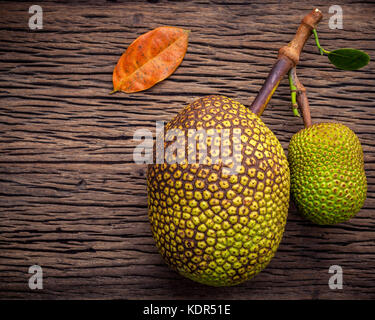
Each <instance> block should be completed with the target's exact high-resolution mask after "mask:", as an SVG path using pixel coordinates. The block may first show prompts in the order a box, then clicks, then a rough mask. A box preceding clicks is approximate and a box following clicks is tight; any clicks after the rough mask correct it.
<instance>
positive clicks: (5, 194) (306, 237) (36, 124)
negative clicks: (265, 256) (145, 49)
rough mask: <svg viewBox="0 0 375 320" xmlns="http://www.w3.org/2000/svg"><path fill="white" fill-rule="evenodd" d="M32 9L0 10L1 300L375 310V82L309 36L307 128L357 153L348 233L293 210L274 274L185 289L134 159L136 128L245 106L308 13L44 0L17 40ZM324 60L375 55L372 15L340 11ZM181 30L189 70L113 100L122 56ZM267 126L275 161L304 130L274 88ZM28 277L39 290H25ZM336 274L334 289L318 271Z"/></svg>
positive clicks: (374, 10) (289, 6) (259, 6)
mask: <svg viewBox="0 0 375 320" xmlns="http://www.w3.org/2000/svg"><path fill="white" fill-rule="evenodd" d="M30 5H31V4H30V3H28V2H18V3H12V2H1V3H0V16H1V17H2V18H1V21H0V43H1V47H0V71H1V72H0V101H1V104H0V218H1V219H0V298H27V299H30V298H34V299H43V298H50V299H61V298H69V299H78V298H84V299H88V298H104V299H112V298H122V299H200V298H203V299H219V298H224V299H301V298H302V299H375V273H374V269H375V244H374V241H375V218H374V213H375V170H374V169H375V139H374V134H375V112H374V101H375V87H374V81H375V72H374V71H375V69H374V64H373V62H370V64H369V65H368V66H367V67H366V68H365V69H363V70H361V71H357V72H349V71H348V72H343V71H339V70H336V69H333V68H331V67H330V65H329V63H328V59H326V58H324V57H321V56H320V55H318V54H317V49H316V47H315V46H314V44H313V41H312V39H310V41H309V42H308V43H307V45H306V47H305V50H304V52H303V53H302V56H301V62H300V65H299V67H298V72H299V77H300V80H301V81H302V82H303V83H304V85H305V87H306V88H307V90H308V95H309V98H310V104H311V113H312V117H313V121H315V122H318V121H326V120H335V121H339V122H341V123H344V124H345V125H347V126H349V127H350V128H351V129H353V130H354V131H355V132H356V133H357V135H358V137H359V139H360V141H361V143H362V146H363V149H364V155H365V169H366V174H367V178H368V197H367V200H366V202H365V205H364V208H363V209H362V210H361V211H360V213H359V214H358V215H357V217H355V218H354V219H352V220H351V221H350V222H347V223H343V224H340V225H337V226H332V227H319V226H315V225H312V224H311V223H309V222H308V221H305V220H303V219H302V218H300V217H299V216H298V214H297V212H296V210H295V208H294V206H293V204H292V205H291V208H290V213H289V217H288V222H287V226H286V231H285V234H284V238H283V241H282V243H281V245H280V247H279V250H278V252H277V254H276V256H275V258H274V259H273V260H272V261H271V263H270V265H269V266H268V267H267V268H266V269H265V270H264V271H263V272H261V273H260V274H259V275H258V276H257V277H256V278H254V279H253V280H251V281H248V282H246V283H243V284H241V285H239V286H236V287H229V288H210V287H207V286H203V285H199V284H196V283H193V282H191V281H189V280H187V279H184V278H182V277H181V276H179V275H178V274H176V273H174V272H173V271H171V270H170V269H168V267H167V266H166V265H165V264H164V262H163V261H162V259H161V256H160V255H159V253H158V252H157V250H156V247H155V245H154V242H153V239H152V236H151V232H150V227H149V222H148V218H147V201H146V181H145V169H146V166H143V165H136V164H134V162H133V156H132V154H133V150H134V147H135V145H136V142H135V141H134V140H133V134H134V132H135V130H137V129H140V128H148V129H150V130H153V131H154V126H155V120H165V121H168V120H169V119H171V118H172V117H173V116H174V115H175V114H176V113H177V112H178V111H179V110H181V108H182V107H183V106H185V105H186V104H188V103H190V102H192V101H194V100H195V99H197V98H199V97H202V96H204V95H208V94H224V95H227V96H230V97H232V98H234V99H236V100H238V101H240V102H242V103H243V104H245V105H250V104H251V101H252V100H253V99H254V97H255V95H256V92H257V91H258V90H259V88H260V86H261V84H262V83H263V81H264V79H265V77H266V76H267V73H268V71H269V70H270V67H271V66H272V64H273V62H274V61H275V58H276V55H277V50H278V49H279V48H280V47H281V46H282V45H284V44H285V43H287V42H288V41H289V40H290V39H291V38H292V36H293V34H294V33H295V31H296V28H297V26H298V24H299V22H300V20H301V18H302V17H303V16H304V15H305V14H306V13H307V12H308V11H309V10H311V2H308V1H305V2H303V1H302V2H293V3H292V2H287V1H265V2H264V1H252V3H251V4H246V2H245V1H242V0H237V1H212V2H209V1H182V2H180V1H179V2H167V1H159V2H158V3H148V2H142V1H134V2H130V1H126V2H120V1H119V2H104V1H97V2H79V3H75V2H69V1H64V2H63V3H62V2H44V3H42V4H41V5H42V8H43V10H44V28H43V30H39V31H31V30H29V29H28V19H29V16H30V15H29V13H28V8H29V6H30ZM315 5H316V6H318V7H319V8H320V9H321V10H322V12H323V14H324V19H323V21H322V22H321V23H320V25H319V34H320V41H321V44H322V46H323V47H324V48H326V49H327V50H329V49H335V48H338V47H355V48H358V49H362V50H365V51H367V52H368V53H369V55H370V56H371V59H372V60H374V58H375V34H374V31H375V20H374V16H375V5H374V4H373V3H372V4H371V3H366V2H365V1H342V2H341V6H342V8H343V10H344V29H343V30H330V29H329V27H328V19H329V16H330V15H329V14H328V8H329V5H330V4H328V3H327V1H317V2H315ZM161 25H173V26H177V27H182V28H185V29H190V30H191V33H190V37H189V47H188V52H187V54H186V56H185V59H184V61H183V62H182V64H181V66H180V67H179V68H178V69H177V71H176V72H175V73H174V74H173V75H172V76H171V77H170V78H169V79H167V80H165V81H163V82H161V83H159V84H157V85H156V86H155V87H153V88H151V89H150V90H147V91H145V92H140V93H136V94H121V93H118V94H115V95H109V92H110V91H111V90H112V81H111V79H112V70H113V68H114V66H115V65H116V62H117V60H118V58H119V57H120V55H121V54H122V52H123V51H124V50H125V49H126V47H127V46H128V45H129V44H130V43H131V42H132V41H133V40H134V39H135V38H136V37H137V36H139V35H140V34H142V33H144V32H147V31H149V30H151V29H153V28H155V27H157V26H161ZM262 118H263V121H264V122H265V123H266V124H267V125H268V126H269V127H270V128H271V130H273V132H274V133H275V134H276V135H277V137H278V138H279V139H280V141H281V143H282V145H283V147H284V148H285V150H286V149H287V146H288V141H289V140H290V138H291V136H292V135H293V133H295V132H297V131H298V130H300V129H301V128H302V120H301V119H299V118H295V117H293V116H292V111H291V108H290V102H289V90H288V83H287V81H286V80H284V81H283V83H282V84H281V86H280V87H279V89H278V90H277V92H276V94H275V95H274V97H273V99H272V100H271V103H270V105H269V107H268V108H267V109H266V111H265V112H264V115H263V116H262ZM33 264H39V265H41V266H42V267H43V271H44V289H43V290H39V291H38V290H34V291H33V290H30V289H29V287H28V278H29V276H30V275H29V274H28V268H29V266H31V265H33ZM335 264H338V265H340V266H341V267H342V268H343V270H344V289H343V290H330V289H329V287H328V279H329V277H330V274H328V268H329V267H330V266H331V265H335Z"/></svg>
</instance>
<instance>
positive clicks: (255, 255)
mask: <svg viewBox="0 0 375 320" xmlns="http://www.w3.org/2000/svg"><path fill="white" fill-rule="evenodd" d="M174 129H180V130H182V132H183V135H184V138H188V136H189V134H190V133H189V129H195V130H200V129H202V130H204V131H205V132H207V133H210V131H212V130H217V131H218V132H219V133H223V130H225V129H229V130H230V132H231V133H230V135H229V138H228V139H224V138H223V136H222V137H220V136H216V137H215V138H212V137H211V136H207V137H206V138H205V140H204V141H203V143H201V142H199V143H198V147H199V149H200V150H199V151H201V150H203V149H204V145H205V144H206V145H207V150H206V151H207V154H206V157H205V158H204V159H203V160H205V161H200V162H198V161H197V162H196V163H191V162H189V161H187V159H184V157H183V155H185V156H186V157H188V155H191V153H192V152H193V151H192V150H194V149H195V148H194V147H195V143H196V142H195V141H193V142H192V141H191V140H190V141H189V140H188V143H187V144H186V149H185V152H183V151H181V152H180V156H181V155H182V156H181V157H180V158H179V155H178V154H177V153H178V152H177V151H176V153H175V154H174V155H175V158H174V161H173V159H169V160H170V161H167V162H165V163H154V164H150V165H149V166H148V171H147V186H148V215H149V220H150V223H151V230H152V233H153V237H154V239H155V242H156V245H157V248H158V250H159V252H160V253H161V255H162V257H163V258H164V259H165V261H166V262H167V264H168V265H169V266H170V267H171V268H172V269H174V270H175V271H177V272H179V273H180V274H181V275H183V276H185V277H187V278H189V279H191V280H194V281H197V282H200V283H203V284H206V285H212V286H230V285H236V284H239V283H241V282H243V281H245V280H248V279H251V278H252V277H254V276H255V275H256V274H258V273H259V272H260V271H261V270H263V269H264V268H265V267H266V266H267V265H268V263H269V262H270V260H271V259H272V257H273V256H274V254H275V252H276V250H277V248H278V246H279V243H280V241H281V238H282V235H283V232H284V227H285V223H286V219H287V214H288V207H289V184H290V177H289V167H288V162H287V158H286V156H285V153H284V150H283V148H282V146H281V144H280V142H279V141H278V139H277V138H276V136H275V135H274V134H273V133H272V131H271V130H270V129H269V128H267V126H266V125H265V124H264V123H263V122H262V120H261V119H260V118H259V117H258V116H257V115H255V114H254V113H252V112H251V111H250V110H249V109H248V108H246V107H245V106H243V105H242V104H240V103H239V102H236V101H234V100H232V99H230V98H227V97H225V96H208V97H204V98H201V99H199V100H197V101H195V102H194V103H192V104H190V105H188V106H187V107H185V108H184V109H183V110H182V111H181V112H180V113H179V114H178V115H177V116H176V117H175V118H174V119H173V120H172V121H170V122H169V123H168V124H167V125H166V127H165V133H164V137H165V141H164V144H163V148H164V150H167V149H168V148H169V147H171V145H172V144H173V143H174V142H175V140H176V139H177V136H176V139H175V140H173V141H171V139H169V138H170V137H169V138H168V135H169V133H171V132H173V130H174ZM197 132H198V131H197ZM235 133H237V134H238V136H236V135H235ZM236 137H237V138H236ZM236 139H237V140H240V141H239V142H240V143H239V144H238V143H235V142H236ZM176 141H177V140H176ZM237 142H238V141H237ZM193 144H194V145H193ZM219 144H227V145H228V146H229V149H230V151H231V155H234V153H235V147H236V146H237V147H238V146H239V149H238V150H239V159H238V162H236V163H237V164H238V165H237V167H236V171H232V170H230V169H233V168H234V164H233V162H232V163H231V164H230V163H229V162H228V163H227V162H226V161H224V160H223V158H220V157H219V159H217V154H216V153H215V154H214V150H215V148H213V147H214V146H218V145H219ZM215 157H216V158H215ZM178 159H179V160H180V161H178ZM212 159H217V161H213V160H212ZM231 165H232V167H231Z"/></svg>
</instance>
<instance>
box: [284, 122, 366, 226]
mask: <svg viewBox="0 0 375 320" xmlns="http://www.w3.org/2000/svg"><path fill="white" fill-rule="evenodd" d="M288 160H289V165H290V176H291V187H290V188H291V196H292V199H293V200H294V202H295V204H296V206H297V208H298V211H299V212H300V213H301V214H302V215H303V216H304V217H306V218H307V219H309V220H311V221H312V222H314V223H317V224H321V225H332V224H336V223H340V222H344V221H347V220H349V219H350V218H352V217H353V216H355V215H356V213H357V212H358V211H359V210H360V209H361V207H362V206H363V202H364V201H365V199H366V192H367V181H366V175H365V170H364V163H363V151H362V147H361V143H360V142H359V140H358V137H357V136H356V135H355V133H354V132H353V131H352V130H350V129H349V128H348V127H346V126H344V125H342V124H339V123H319V124H315V125H313V126H311V127H309V128H306V129H302V130H301V131H299V132H298V133H296V134H295V135H294V136H293V137H292V139H291V141H290V144H289V153H288Z"/></svg>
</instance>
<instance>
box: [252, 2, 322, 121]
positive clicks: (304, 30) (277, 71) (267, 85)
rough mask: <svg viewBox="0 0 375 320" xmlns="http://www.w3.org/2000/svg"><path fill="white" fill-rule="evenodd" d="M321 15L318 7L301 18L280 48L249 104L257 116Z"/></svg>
mask: <svg viewBox="0 0 375 320" xmlns="http://www.w3.org/2000/svg"><path fill="white" fill-rule="evenodd" d="M322 17H323V15H322V13H321V11H320V10H319V9H314V10H312V11H311V12H310V13H309V14H308V15H306V16H305V17H304V18H303V19H302V21H301V24H300V26H299V27H298V30H297V33H296V35H295V36H294V38H293V40H292V41H291V42H290V43H289V44H288V45H286V46H283V47H282V48H280V50H279V54H278V58H277V61H276V63H275V64H274V66H273V68H272V69H271V71H270V73H269V75H268V77H267V79H266V81H265V82H264V84H263V86H262V88H261V89H260V91H259V93H258V95H257V97H256V98H255V99H254V101H253V103H252V104H251V106H250V110H251V111H252V112H254V113H255V114H257V115H259V116H260V115H262V113H263V111H264V109H265V108H266V106H267V104H268V102H269V101H270V99H271V97H272V95H273V93H274V92H275V90H276V89H277V87H278V85H279V83H280V81H281V79H282V78H284V76H285V75H286V74H287V73H288V72H289V70H290V69H291V68H293V67H295V66H296V65H297V64H298V61H299V57H300V54H301V51H302V49H303V47H304V45H305V43H306V41H307V39H308V38H309V37H310V36H311V34H312V32H313V29H315V27H316V26H317V24H318V23H319V21H320V20H321V19H322Z"/></svg>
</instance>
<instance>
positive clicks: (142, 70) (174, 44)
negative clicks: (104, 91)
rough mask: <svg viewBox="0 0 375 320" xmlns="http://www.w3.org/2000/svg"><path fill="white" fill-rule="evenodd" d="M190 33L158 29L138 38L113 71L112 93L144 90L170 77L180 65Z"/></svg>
mask: <svg viewBox="0 0 375 320" xmlns="http://www.w3.org/2000/svg"><path fill="white" fill-rule="evenodd" d="M188 33H189V31H187V30H184V29H181V28H176V27H159V28H156V29H154V30H152V31H149V32H147V33H145V34H143V35H141V36H140V37H138V38H137V39H136V40H135V41H134V42H133V43H132V44H131V45H130V46H129V47H128V49H127V50H126V51H125V53H124V54H123V55H122V56H121V58H120V59H119V61H118V62H117V65H116V67H115V69H114V70H113V92H116V91H123V92H127V93H131V92H137V91H142V90H146V89H148V88H150V87H152V86H153V85H155V84H156V83H158V82H160V81H162V80H164V79H165V78H167V77H169V76H170V75H171V74H172V73H173V72H174V71H175V70H176V69H177V67H178V66H179V65H180V63H181V62H182V59H183V58H184V56H185V53H186V50H187V45H188Z"/></svg>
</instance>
